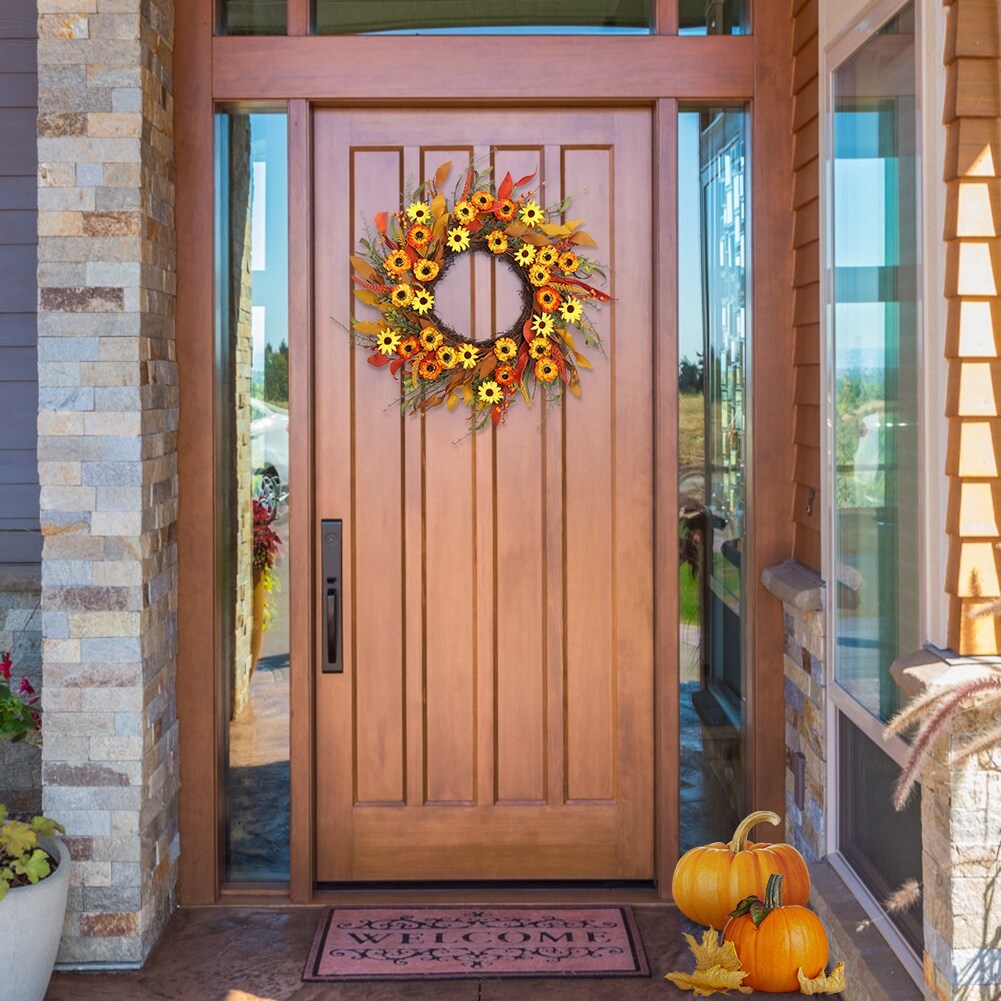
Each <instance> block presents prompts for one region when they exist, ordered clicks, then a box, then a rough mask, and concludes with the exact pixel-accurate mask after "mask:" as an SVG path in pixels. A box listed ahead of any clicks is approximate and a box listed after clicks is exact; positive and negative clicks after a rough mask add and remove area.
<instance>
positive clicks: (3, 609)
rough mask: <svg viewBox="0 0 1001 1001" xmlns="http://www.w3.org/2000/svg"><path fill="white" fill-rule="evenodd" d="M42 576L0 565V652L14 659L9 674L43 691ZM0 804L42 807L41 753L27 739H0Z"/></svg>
mask: <svg viewBox="0 0 1001 1001" xmlns="http://www.w3.org/2000/svg"><path fill="white" fill-rule="evenodd" d="M41 590H42V589H41V581H40V577H39V569H38V567H37V566H16V567H10V568H7V569H4V568H0V651H4V650H6V651H9V652H10V655H11V658H12V660H13V662H14V663H13V667H12V669H11V678H12V679H13V678H21V677H25V678H27V679H28V681H29V682H30V683H31V685H32V686H33V687H34V689H35V691H36V692H40V691H41V690H42V616H41V612H40V611H39V603H40V602H41V597H42V595H41ZM0 803H3V804H4V805H5V806H6V807H7V809H8V810H10V811H16V812H19V813H38V812H39V811H40V810H41V808H42V754H41V751H40V750H39V748H37V747H34V746H33V745H31V744H23V743H22V744H11V743H9V742H7V741H0Z"/></svg>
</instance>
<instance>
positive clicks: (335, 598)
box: [320, 518, 344, 674]
mask: <svg viewBox="0 0 1001 1001" xmlns="http://www.w3.org/2000/svg"><path fill="white" fill-rule="evenodd" d="M320 540H321V553H322V559H321V570H322V573H323V578H322V580H323V588H324V598H323V601H324V609H323V613H322V614H323V646H322V648H321V649H322V650H323V673H324V674H343V673H344V660H343V655H342V650H341V646H342V644H341V615H342V614H343V602H342V601H341V582H342V580H343V579H344V578H343V576H342V573H341V551H342V546H341V522H340V520H339V519H335V518H324V519H323V521H321V522H320Z"/></svg>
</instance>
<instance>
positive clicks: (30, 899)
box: [0, 838, 70, 1001]
mask: <svg viewBox="0 0 1001 1001" xmlns="http://www.w3.org/2000/svg"><path fill="white" fill-rule="evenodd" d="M41 842H42V847H43V848H44V849H45V850H46V851H47V852H48V853H49V854H50V855H54V856H55V857H56V858H58V859H59V867H58V868H57V869H56V871H55V872H54V873H53V874H52V875H51V876H49V877H48V878H46V879H43V880H40V881H39V882H38V883H36V884H35V885H34V886H19V887H18V888H17V889H15V890H11V891H10V892H9V893H8V894H7V896H6V897H4V899H3V900H0V970H2V971H3V973H2V975H0V1001H43V999H44V997H45V991H46V990H47V989H48V986H49V978H50V977H51V976H52V967H53V966H55V962H56V952H57V951H58V949H59V939H60V938H61V937H62V933H63V919H64V918H65V916H66V895H67V893H68V892H69V888H70V853H69V850H68V849H67V848H66V845H65V844H63V842H62V841H60V840H59V839H58V838H42V839H41Z"/></svg>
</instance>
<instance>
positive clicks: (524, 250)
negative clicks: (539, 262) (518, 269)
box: [514, 243, 535, 268]
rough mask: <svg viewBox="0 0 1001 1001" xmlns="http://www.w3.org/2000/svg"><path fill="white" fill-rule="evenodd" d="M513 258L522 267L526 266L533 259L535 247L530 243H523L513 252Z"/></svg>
mask: <svg viewBox="0 0 1001 1001" xmlns="http://www.w3.org/2000/svg"><path fill="white" fill-rule="evenodd" d="M514 259H515V260H516V261H517V262H518V263H519V264H520V265H521V266H522V267H523V268H527V267H528V265H529V264H531V263H532V261H534V260H535V247H533V246H532V245H531V244H530V243H523V244H522V245H521V246H520V247H519V248H518V249H517V250H516V251H515V252H514Z"/></svg>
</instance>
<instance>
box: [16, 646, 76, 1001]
mask: <svg viewBox="0 0 1001 1001" xmlns="http://www.w3.org/2000/svg"><path fill="white" fill-rule="evenodd" d="M41 728H42V717H41V711H40V709H39V706H38V696H37V695H36V693H35V690H34V689H33V688H32V686H31V683H30V682H29V681H28V679H27V678H21V679H20V680H19V681H17V682H15V681H14V680H13V679H12V678H11V658H10V654H9V653H4V654H2V655H0V740H9V741H11V742H12V743H19V742H22V741H23V742H26V743H32V744H37V743H40V741H41ZM57 831H58V832H59V833H65V831H64V829H63V827H62V825H60V824H57V823H56V822H55V821H54V820H50V819H48V818H47V817H34V818H32V819H30V820H18V819H15V818H12V817H8V815H7V808H6V807H5V806H3V804H0V971H2V975H0V1001H42V999H43V998H44V997H45V991H46V990H47V988H48V986H49V978H50V977H51V976H52V968H53V966H54V965H55V962H56V952H57V951H58V949H59V939H60V937H61V936H62V930H63V919H64V918H65V916H66V897H67V893H68V891H69V868H70V858H69V851H68V849H67V848H66V845H65V844H64V843H63V842H62V841H60V840H59V838H58V837H57V836H56V832H57Z"/></svg>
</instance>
